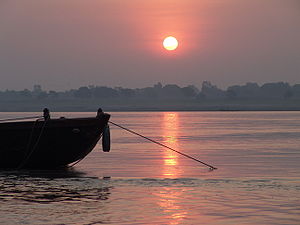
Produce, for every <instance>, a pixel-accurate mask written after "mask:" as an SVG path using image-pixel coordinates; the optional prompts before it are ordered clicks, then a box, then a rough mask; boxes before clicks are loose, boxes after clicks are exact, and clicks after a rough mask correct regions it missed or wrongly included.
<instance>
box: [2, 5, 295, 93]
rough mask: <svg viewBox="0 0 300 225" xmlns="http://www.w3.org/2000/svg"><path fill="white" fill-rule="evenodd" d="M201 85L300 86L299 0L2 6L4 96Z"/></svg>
mask: <svg viewBox="0 0 300 225" xmlns="http://www.w3.org/2000/svg"><path fill="white" fill-rule="evenodd" d="M168 35H173V36H175V37H176V38H177V39H178V41H179V47H178V49H177V50H175V51H172V52H170V51H166V50H164V49H163V47H162V41H163V38H164V37H166V36H168ZM204 80H209V81H211V82H212V83H214V84H216V85H218V86H219V87H222V88H224V87H227V86H229V85H232V84H243V83H245V82H249V81H250V82H258V83H259V84H262V83H265V82H277V81H287V82H290V83H291V84H294V83H300V1H299V0H151V1H144V0H0V81H1V82H0V90H5V89H7V88H8V89H24V88H32V86H33V85H34V84H41V85H42V87H43V88H45V89H48V90H49V89H54V90H64V89H69V88H77V87H79V86H83V85H98V86H101V85H106V86H112V87H114V86H123V87H144V86H152V85H153V84H154V83H157V82H162V83H163V84H166V83H173V84H174V83H175V84H179V85H189V84H193V85H196V86H198V87H200V86H201V83H202V81H204Z"/></svg>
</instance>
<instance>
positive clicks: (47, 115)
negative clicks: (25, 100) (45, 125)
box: [43, 108, 50, 120]
mask: <svg viewBox="0 0 300 225" xmlns="http://www.w3.org/2000/svg"><path fill="white" fill-rule="evenodd" d="M43 113H44V119H45V120H49V119H50V111H49V109H48V108H44V110H43Z"/></svg>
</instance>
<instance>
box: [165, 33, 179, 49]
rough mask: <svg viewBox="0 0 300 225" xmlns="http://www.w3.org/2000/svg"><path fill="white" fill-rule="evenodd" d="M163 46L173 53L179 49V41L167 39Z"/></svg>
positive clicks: (172, 38) (171, 38) (173, 38)
mask: <svg viewBox="0 0 300 225" xmlns="http://www.w3.org/2000/svg"><path fill="white" fill-rule="evenodd" d="M163 46H164V48H165V49H166V50H168V51H173V50H175V49H176V48H177V47H178V41H177V39H176V38H175V37H172V36H169V37H166V38H165V39H164V41H163Z"/></svg>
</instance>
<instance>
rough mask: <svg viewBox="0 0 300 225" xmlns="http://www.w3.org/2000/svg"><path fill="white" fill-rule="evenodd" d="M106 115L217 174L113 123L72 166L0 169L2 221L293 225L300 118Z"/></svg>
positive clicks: (298, 194) (299, 177)
mask: <svg viewBox="0 0 300 225" xmlns="http://www.w3.org/2000/svg"><path fill="white" fill-rule="evenodd" d="M32 114H34V113H27V114H24V113H23V114H21V113H1V114H0V115H1V116H0V117H1V118H7V117H18V116H24V115H25V116H27V115H32ZM94 114H95V113H52V115H56V116H61V115H63V116H67V117H78V116H90V115H94ZM111 114H112V118H111V120H112V121H114V122H116V123H119V124H121V125H124V126H125V127H128V128H130V129H133V130H135V131H137V132H140V133H142V134H144V135H146V136H148V137H151V138H153V139H155V140H157V141H160V142H162V143H164V144H166V145H168V146H170V147H172V148H175V149H177V150H179V151H182V152H185V153H187V154H189V155H192V156H193V157H196V158H199V159H200V160H203V161H205V162H207V163H210V164H212V165H213V166H216V167H218V170H214V171H210V170H209V169H208V168H207V167H205V166H203V165H200V164H199V163H197V162H195V161H192V160H190V159H187V158H185V157H182V156H180V155H178V154H176V153H174V152H171V151H169V150H165V149H163V148H162V147H160V146H157V145H155V144H153V143H149V142H148V141H147V140H144V139H141V138H140V137H136V136H133V135H132V134H130V133H127V132H126V131H124V130H120V129H119V128H116V127H113V126H111V133H112V151H111V152H110V153H104V152H102V150H101V146H100V145H97V147H96V148H95V149H94V151H93V152H92V153H91V154H90V155H89V156H88V157H87V158H86V159H84V160H83V161H81V162H80V163H79V164H77V165H75V167H73V168H72V169H69V170H64V171H20V172H16V171H2V172H0V182H1V186H0V223H1V224H172V225H175V224H300V112H130V113H128V112H126V113H125V112H124V113H123V112H122V113H111ZM35 115H36V113H35Z"/></svg>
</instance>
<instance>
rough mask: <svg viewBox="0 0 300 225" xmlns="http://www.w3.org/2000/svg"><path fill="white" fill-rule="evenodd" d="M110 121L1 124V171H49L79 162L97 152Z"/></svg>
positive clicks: (65, 120)
mask: <svg viewBox="0 0 300 225" xmlns="http://www.w3.org/2000/svg"><path fill="white" fill-rule="evenodd" d="M109 117H110V116H109V115H108V114H103V115H102V116H100V117H98V118H76V119H65V118H61V119H49V120H43V121H30V122H14V123H1V124H0V168H3V169H8V168H9V169H20V168H30V169H49V168H58V167H63V166H66V165H69V164H71V163H73V162H76V161H78V160H80V159H82V158H84V157H85V156H86V155H87V154H89V153H90V152H91V151H92V150H93V148H94V147H95V145H96V144H97V142H98V141H99V139H100V138H101V134H102V132H103V129H104V127H105V126H106V125H107V123H108V120H109Z"/></svg>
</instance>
